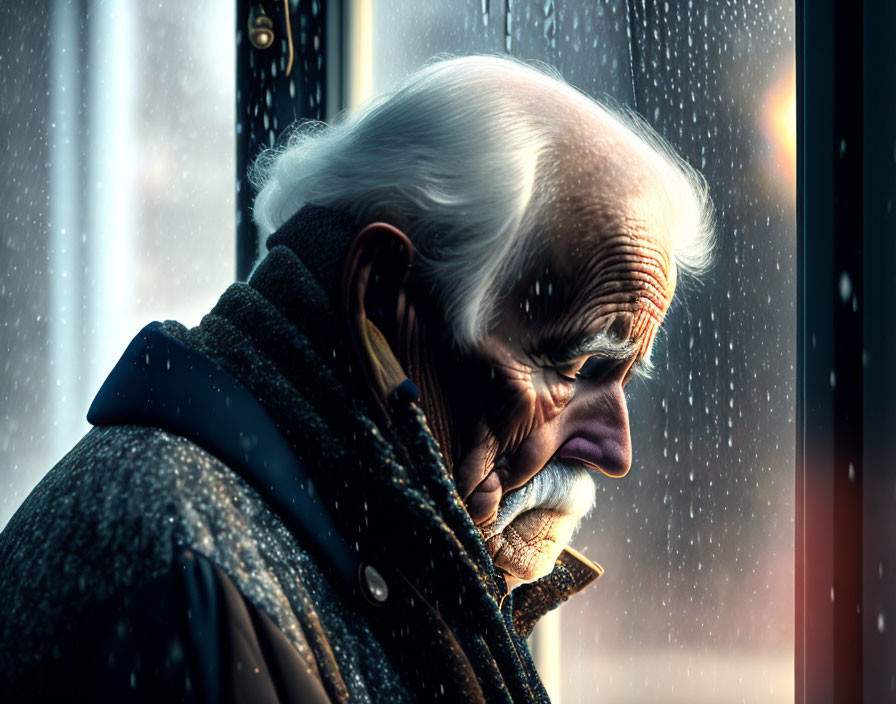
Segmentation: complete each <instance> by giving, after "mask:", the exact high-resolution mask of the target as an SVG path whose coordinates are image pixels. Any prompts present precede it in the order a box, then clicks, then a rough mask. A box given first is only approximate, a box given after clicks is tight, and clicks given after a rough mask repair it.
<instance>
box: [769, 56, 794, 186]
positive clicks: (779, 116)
mask: <svg viewBox="0 0 896 704" xmlns="http://www.w3.org/2000/svg"><path fill="white" fill-rule="evenodd" d="M763 116H764V123H765V124H764V127H765V129H764V131H765V134H766V137H767V138H768V140H769V142H770V143H771V147H772V152H771V156H772V159H773V164H772V165H771V166H772V169H773V170H774V172H775V175H776V176H777V177H778V179H779V180H780V181H781V182H783V183H782V185H783V186H784V187H786V188H788V189H789V190H790V192H791V193H792V194H793V195H792V196H791V197H795V195H796V190H795V189H796V63H794V62H793V61H791V62H790V63H789V64H788V65H787V67H786V69H785V70H784V71H782V72H781V74H780V75H779V77H778V78H777V79H776V80H775V81H774V83H772V85H771V88H770V89H769V91H768V93H767V95H766V100H765V110H764V112H763Z"/></svg>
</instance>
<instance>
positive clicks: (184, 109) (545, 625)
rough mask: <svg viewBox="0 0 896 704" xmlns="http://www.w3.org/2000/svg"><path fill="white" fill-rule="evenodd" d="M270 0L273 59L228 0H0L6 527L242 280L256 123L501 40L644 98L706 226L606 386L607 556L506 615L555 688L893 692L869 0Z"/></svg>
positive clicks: (888, 59)
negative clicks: (119, 379) (162, 352)
mask: <svg viewBox="0 0 896 704" xmlns="http://www.w3.org/2000/svg"><path fill="white" fill-rule="evenodd" d="M265 3H266V4H265V6H266V8H267V11H268V13H269V14H270V15H271V16H272V18H273V19H274V21H275V29H276V28H280V27H282V26H283V25H282V22H283V21H284V15H283V13H284V12H285V10H286V9H287V8H288V9H289V13H290V14H289V17H290V19H289V22H290V23H291V25H292V27H293V28H294V31H293V34H292V35H290V36H289V39H288V40H287V38H286V37H284V36H282V35H283V33H282V32H281V33H280V35H278V41H277V42H276V43H275V45H274V46H273V47H272V48H271V50H270V51H269V52H268V53H256V52H255V51H254V50H252V49H251V47H250V46H249V44H248V42H247V37H246V26H247V25H246V21H247V18H248V16H249V6H250V2H249V0H238V2H236V3H235V7H234V6H233V5H230V4H227V3H225V4H221V3H216V2H213V1H212V0H197V1H196V2H193V3H189V4H185V3H175V2H172V1H171V0H162V1H161V2H157V3H153V4H147V3H139V2H137V1H136V0H123V1H122V2H112V1H111V0H68V1H64V0H60V1H59V2H48V1H46V0H35V1H32V2H24V1H23V0H13V2H8V3H6V4H5V6H4V18H5V19H6V20H7V21H6V22H4V24H3V31H2V32H0V69H2V74H0V75H2V78H0V133H2V134H4V135H5V137H6V139H5V146H6V151H5V152H4V154H5V157H4V159H3V162H2V163H3V169H4V176H5V178H4V184H5V186H4V188H3V189H2V190H0V210H2V217H3V220H2V222H3V230H2V232H3V238H2V256H0V330H2V338H0V339H2V342H3V344H2V351H3V354H4V359H3V374H2V375H0V399H2V403H3V407H2V417H3V426H2V428H0V526H3V525H5V523H6V521H7V520H8V518H9V517H10V516H11V515H12V513H13V512H14V511H15V510H16V508H17V507H18V505H19V504H20V503H21V501H22V500H23V499H24V497H25V496H26V495H27V494H28V492H29V491H30V490H31V488H32V487H33V486H34V484H35V483H36V482H37V481H38V480H39V479H40V477H41V476H42V475H43V474H44V473H45V472H46V470H47V469H48V468H49V467H50V466H52V464H53V463H54V462H55V461H56V460H57V459H58V458H59V457H60V456H61V455H62V454H63V453H64V452H65V451H67V450H68V449H69V448H70V447H71V446H72V444H73V443H74V442H75V441H76V440H77V439H78V437H80V435H81V434H82V433H83V432H84V431H85V430H86V429H87V424H86V421H84V420H83V417H84V412H85V410H86V408H87V405H88V403H89V400H90V399H91V397H92V396H93V394H94V392H95V391H96V389H97V387H98V384H99V381H100V380H101V379H102V378H103V376H104V375H105V373H106V372H107V371H108V369H109V368H110V367H111V366H112V364H113V363H114V362H115V360H116V359H117V357H118V355H119V354H120V352H121V350H122V349H123V347H124V344H125V343H126V342H127V340H129V339H130V338H131V337H132V335H133V334H134V333H135V332H136V331H137V330H138V329H139V328H140V327H141V326H142V325H143V324H144V323H146V322H147V321H149V320H152V319H165V318H175V319H178V320H180V321H182V322H184V323H186V324H192V323H195V322H197V320H198V316H199V315H200V314H201V313H203V312H205V311H207V310H208V309H209V308H210V307H211V305H212V304H213V302H214V300H215V299H216V297H217V296H218V294H219V293H220V292H221V291H222V290H223V289H224V288H225V287H226V285H227V284H228V283H229V282H230V281H232V280H233V278H234V275H235V274H236V275H237V276H239V277H240V278H242V277H244V276H245V275H246V273H247V272H248V270H249V267H250V266H251V263H252V261H253V258H254V256H255V254H256V252H257V251H258V246H259V243H258V238H257V233H256V232H255V229H254V227H253V226H252V225H251V223H250V221H249V218H248V208H249V206H250V203H251V192H250V190H249V189H248V187H247V186H246V183H245V181H243V180H241V178H242V175H243V174H244V173H245V167H246V165H247V163H248V161H249V160H250V159H251V158H252V156H254V153H255V150H256V149H257V147H258V146H260V145H267V144H272V143H273V142H274V140H275V139H276V137H277V134H278V133H279V132H280V131H281V130H282V129H283V128H285V127H286V126H287V125H288V124H289V122H291V121H292V120H293V119H294V118H303V117H311V118H318V119H320V118H326V119H330V118H332V117H334V116H335V115H336V114H337V113H338V112H339V110H340V109H342V108H345V107H349V108H350V107H353V106H355V105H357V104H358V103H359V102H360V101H361V100H363V99H364V98H365V97H367V96H369V95H371V94H373V93H375V92H379V91H381V90H384V89H388V88H389V87H390V86H392V85H394V84H395V83H396V82H397V81H399V80H400V79H401V78H402V77H403V76H404V75H406V74H407V73H408V72H410V71H412V70H413V69H415V68H417V67H418V66H419V65H420V64H421V63H423V62H425V61H426V60H428V59H430V58H431V57H432V56H434V55H437V54H439V53H441V52H447V53H452V54H458V53H460V54H463V53H474V52H487V53H506V54H510V55H512V56H515V57H518V58H521V59H524V60H538V61H543V62H546V63H548V64H550V65H551V66H554V67H556V68H557V69H558V70H559V71H560V72H561V74H562V75H563V76H564V77H565V78H566V79H567V80H568V81H570V82H571V83H572V84H573V85H575V86H577V87H579V88H580V89H582V90H583V91H585V92H586V93H588V94H589V95H592V96H594V97H596V98H598V99H601V100H603V101H605V102H607V103H609V104H611V105H618V106H624V107H627V108H632V109H634V110H636V111H637V112H639V113H641V114H642V115H644V116H645V117H646V118H647V119H648V120H649V121H650V122H651V124H652V125H654V126H655V127H656V128H657V130H658V131H659V132H660V133H661V134H662V135H663V136H664V137H665V138H666V139H668V140H669V141H670V142H671V144H672V145H673V146H674V147H675V148H676V149H677V150H678V151H679V152H680V153H681V154H682V155H683V156H684V157H685V158H686V159H687V160H688V161H689V162H690V163H691V164H693V165H694V166H696V167H697V168H699V169H700V170H701V171H702V172H703V173H704V174H705V176H706V178H707V181H708V183H709V186H710V189H711V193H712V196H713V199H714V201H715V205H716V209H717V218H718V249H717V264H716V266H715V268H714V269H713V271H712V272H711V273H710V275H709V276H707V277H706V278H705V280H703V281H702V282H699V283H697V282H684V283H683V284H682V285H681V286H680V289H679V292H678V295H677V301H676V303H675V304H674V306H673V309H672V311H671V313H670V315H669V317H668V319H667V323H666V325H665V333H664V336H663V337H662V338H661V340H660V343H659V345H658V346H657V348H656V352H655V361H656V362H657V366H658V375H657V379H655V380H653V381H649V382H643V383H638V384H635V385H633V386H632V387H630V389H629V405H630V413H631V419H632V432H633V443H634V448H635V462H634V466H633V469H632V471H631V473H630V474H629V475H628V476H627V477H626V478H624V479H622V480H610V479H602V480H601V481H600V483H599V501H598V506H597V508H596V510H595V512H594V515H593V516H592V518H591V519H590V520H589V522H588V523H587V525H585V526H584V528H583V529H582V531H581V532H580V534H579V536H578V537H577V539H576V541H575V543H574V544H575V545H576V546H577V547H579V548H580V549H581V548H584V549H585V551H586V552H587V554H588V555H589V556H590V557H592V558H594V559H595V560H597V561H599V562H601V563H602V564H603V566H604V567H605V568H606V570H607V572H606V574H605V576H604V577H603V578H602V579H601V580H600V581H599V582H598V583H597V584H596V585H594V586H593V587H591V588H590V589H589V590H587V591H586V592H585V593H584V594H583V595H580V596H578V597H576V598H575V599H574V600H573V601H571V602H570V603H569V604H567V605H566V606H565V607H564V608H563V609H561V610H560V611H557V612H554V613H553V614H551V615H550V616H549V617H547V618H546V619H545V620H544V621H543V622H542V624H541V625H539V627H538V629H537V630H536V632H535V634H534V636H533V639H532V647H533V651H534V653H535V655H536V658H537V660H538V661H539V668H540V671H541V672H542V674H543V677H544V679H545V681H546V684H547V685H548V687H549V689H550V690H551V691H552V693H553V695H554V698H555V701H562V702H564V703H566V704H570V703H572V702H590V701H598V700H599V701H607V702H609V701H618V702H624V701H630V702H639V701H651V700H661V701H666V702H676V701H682V702H684V701H687V702H701V701H705V702H718V701H727V700H730V699H736V700H738V701H741V700H742V701H763V702H773V701H774V702H777V701H780V702H785V701H792V700H793V699H794V697H796V699H797V700H798V701H811V702H813V704H814V702H817V701H834V700H847V699H851V698H853V697H855V696H857V691H858V690H857V687H861V686H864V694H865V696H866V697H868V698H869V700H878V699H884V698H885V697H888V696H889V697H892V692H893V689H894V686H896V685H894V682H896V679H894V671H893V662H894V661H896V660H894V658H893V652H894V650H896V629H894V628H893V624H892V621H894V620H896V615H894V614H896V604H894V601H893V599H894V596H893V595H894V594H896V589H894V588H893V587H894V582H896V563H894V560H893V555H894V554H896V537H894V536H896V533H894V531H893V530H892V525H893V521H892V515H893V509H894V500H896V483H894V475H893V470H892V468H893V467H894V466H896V460H894V458H896V447H894V444H893V438H894V434H893V433H892V419H893V417H894V415H896V407H894V403H896V402H894V399H896V372H894V371H893V370H892V367H893V365H892V364H891V363H890V360H892V358H893V354H894V350H896V339H894V336H896V332H894V331H896V314H894V312H893V310H894V309H893V306H892V304H891V300H892V295H891V287H890V283H891V279H892V271H891V269H892V261H893V260H894V258H896V251H894V247H896V244H894V243H896V234H894V220H893V217H892V213H893V210H894V209H893V202H896V185H894V184H896V176H894V174H896V170H894V167H893V164H894V162H896V158H894V156H893V155H894V154H896V151H894V150H896V146H894V145H896V133H894V127H893V125H896V120H893V119H892V116H893V113H894V112H896V104H894V101H893V96H894V95H896V90H894V86H896V80H894V70H896V69H894V68H893V67H896V55H894V51H896V49H894V48H892V47H893V46H896V45H892V44H888V42H889V38H890V36H891V34H892V27H893V26H894V25H896V8H894V7H891V6H890V5H892V3H889V4H888V3H887V2H885V1H884V0H864V2H863V3H861V4H860V6H857V7H846V4H845V3H839V4H838V7H837V8H836V10H835V9H834V4H835V3H833V2H832V0H818V2H813V4H812V8H813V13H811V14H809V13H808V12H807V10H806V5H807V4H808V3H807V2H806V1H805V0H744V1H743V2H741V1H734V0H729V1H726V2H710V0H689V1H688V2H687V3H685V2H661V1H660V0H593V1H589V2H585V1H584V0H538V1H526V2H524V1H523V0H441V1H440V2H425V3H424V2H414V1H412V0H389V1H388V2H387V1H386V0H330V1H329V2H321V0H289V1H288V2H287V3H280V2H276V3H274V2H268V1H267V0H265ZM234 37H236V41H235V42H234ZM806 37H811V39H812V41H808V40H807V39H806ZM287 56H289V57H290V59H289V60H287ZM795 57H796V61H795ZM835 59H836V60H835ZM234 65H236V66H237V72H236V82H234V70H233V67H234ZM287 66H291V67H292V72H291V73H290V71H288V70H287ZM797 74H799V78H800V83H799V87H798V85H797ZM798 97H799V99H800V101H801V102H800V105H801V106H802V107H801V112H800V114H799V115H798V114H797V98H798ZM235 108H236V109H235ZM797 123H799V125H800V126H801V129H800V133H799V135H798V134H797V132H796V130H795V126H796V125H797ZM234 142H236V149H234ZM798 143H799V144H800V145H801V146H802V149H801V151H800V153H801V160H800V165H799V167H800V170H799V171H798V169H797V166H798V165H797V144H798ZM234 173H236V174H237V176H238V177H239V178H238V180H236V182H235V180H234V177H233V175H234ZM798 173H799V174H800V178H799V179H798V178H797V176H798ZM798 180H799V182H800V186H799V187H800V188H801V189H802V190H801V192H800V193H799V194H797V188H798V186H797V181H798ZM234 194H236V196H235V195H234ZM235 210H236V211H237V214H236V215H235V213H234V211H235ZM798 222H799V224H800V228H801V229H800V233H801V238H800V239H799V240H798V238H797V224H798ZM234 230H236V231H237V243H236V244H237V262H236V265H237V266H236V267H234V256H233V254H234V237H233V233H234ZM135 272H136V273H135ZM865 310H867V311H868V313H867V316H865ZM863 316H865V317H863ZM864 320H869V321H870V324H869V325H867V326H866V325H865V324H864ZM860 338H861V340H862V342H861V345H860V343H859V342H858V340H859V339H860ZM860 347H861V349H860ZM795 457H796V458H797V462H796V467H797V472H796V474H795V473H794V464H795V463H794V458H795ZM795 530H796V537H797V541H796V544H795V539H794V536H795ZM844 557H846V558H848V567H847V568H844V567H842V565H844V564H847V562H846V561H844V560H843V559H842V558H844ZM795 565H796V571H795ZM838 565H839V566H840V567H839V568H838ZM831 575H833V576H831ZM794 583H796V585H797V589H796V600H795V598H794V592H795V590H794ZM835 587H836V588H835ZM844 595H845V596H844ZM795 617H796V618H795ZM794 623H796V624H797V627H796V629H795V628H794ZM795 630H796V632H795ZM844 634H846V635H847V636H849V637H844ZM795 660H796V663H795ZM847 661H848V662H847ZM843 662H847V664H846V665H845V666H844V665H843V664H842V663H843ZM831 663H833V665H830V664H831ZM794 664H796V668H797V669H796V678H794ZM844 668H845V669H844ZM850 668H851V669H850ZM863 668H864V669H863ZM863 677H864V680H863V679H862V678H863ZM794 680H796V689H795V688H794ZM862 682H864V685H862ZM806 683H813V684H812V688H811V689H806Z"/></svg>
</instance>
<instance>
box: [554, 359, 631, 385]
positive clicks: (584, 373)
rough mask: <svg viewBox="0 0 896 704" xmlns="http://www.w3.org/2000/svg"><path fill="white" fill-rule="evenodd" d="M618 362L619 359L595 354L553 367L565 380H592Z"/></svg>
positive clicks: (601, 375)
mask: <svg viewBox="0 0 896 704" xmlns="http://www.w3.org/2000/svg"><path fill="white" fill-rule="evenodd" d="M617 364H619V360H618V359H610V358H608V357H599V356H597V355H594V356H591V357H587V358H584V359H578V360H576V361H574V362H569V363H567V364H562V365H555V366H553V369H554V371H555V372H556V373H557V376H559V377H560V378H561V379H563V380H564V381H569V382H573V381H576V380H577V379H582V380H588V381H591V380H595V379H600V378H602V377H603V376H605V375H606V374H607V372H609V371H610V369H612V368H613V367H614V366H615V365H617Z"/></svg>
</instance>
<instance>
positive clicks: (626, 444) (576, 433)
mask: <svg viewBox="0 0 896 704" xmlns="http://www.w3.org/2000/svg"><path fill="white" fill-rule="evenodd" d="M565 413H567V414H568V416H567V419H566V420H567V423H565V424H564V425H566V429H567V430H566V433H565V435H566V438H567V439H566V440H565V441H564V443H563V444H562V445H561V446H560V449H559V450H558V451H557V457H559V458H561V459H574V460H579V461H580V462H584V463H585V464H587V465H589V466H590V467H593V468H594V469H596V470H598V471H600V472H603V473H604V474H606V475H607V476H610V477H624V476H625V475H626V474H628V470H629V469H631V466H632V440H631V433H630V432H629V426H628V406H627V405H626V402H625V393H624V392H623V389H622V384H620V383H616V382H614V383H612V384H610V385H609V386H602V387H601V388H598V389H594V390H593V391H591V390H589V391H585V392H584V393H578V392H577V393H576V396H575V397H574V398H573V400H572V402H571V403H570V405H569V406H568V407H567V408H566V410H565Z"/></svg>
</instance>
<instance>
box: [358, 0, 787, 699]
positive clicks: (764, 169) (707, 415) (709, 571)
mask: <svg viewBox="0 0 896 704" xmlns="http://www.w3.org/2000/svg"><path fill="white" fill-rule="evenodd" d="M793 16H794V7H793V3H792V2H790V1H787V0H783V1H782V0H756V1H754V2H746V3H716V2H709V1H708V0H691V1H690V2H687V3H683V2H682V3H670V2H662V1H658V0H630V2H624V1H621V0H600V1H597V2H576V1H568V2H560V1H556V2H555V1H552V0H541V1H539V2H520V1H518V0H517V1H514V0H503V1H498V0H491V1H490V0H475V1H472V0H468V1H460V0H454V1H453V2H440V3H425V4H424V3H418V2H411V1H409V0H389V1H388V2H386V0H373V12H372V18H373V19H372V26H371V27H370V28H369V32H370V33H371V35H372V41H371V42H370V46H372V47H373V48H372V56H371V57H370V60H371V62H372V67H373V70H372V79H371V85H370V87H369V90H370V92H379V91H381V90H384V89H388V88H389V87H390V86H393V85H394V84H395V83H396V82H397V81H398V80H400V79H401V78H402V77H403V76H404V75H406V74H407V73H408V72H410V71H412V70H413V69H415V68H417V67H419V66H420V65H421V64H422V63H424V62H425V61H427V60H429V59H431V58H432V57H433V56H434V55H437V54H440V53H450V54H469V53H477V52H488V53H494V54H510V55H512V56H515V57H518V58H521V59H525V60H537V61H543V62H546V63H548V64H550V65H552V66H554V67H556V68H557V69H559V71H560V72H561V73H562V75H563V76H564V77H565V78H566V79H567V80H568V81H569V82H570V83H572V84H573V85H575V86H576V87H578V88H580V89H581V90H583V91H585V92H586V93H588V94H589V95H591V96H594V97H596V98H598V99H600V100H603V101H604V102H606V103H609V104H611V105H614V104H615V105H620V106H625V107H628V108H631V109H634V110H636V111H637V112H638V113H640V114H641V115H643V116H644V117H645V118H647V120H648V121H649V122H650V123H651V124H652V125H653V126H654V127H655V128H656V129H657V130H658V131H659V132H660V133H661V134H662V135H663V136H664V137H665V138H666V139H667V140H668V141H669V142H670V143H671V144H672V145H673V146H674V147H675V148H676V149H677V150H678V151H679V153H680V154H681V155H682V156H683V157H684V158H685V159H687V160H688V161H689V162H690V163H691V164H692V165H694V166H695V167H697V168H698V169H699V170H700V171H701V172H702V173H703V174H704V175H705V177H706V179H707V181H708V183H709V187H710V191H711V194H712V197H713V200H714V202H715V206H716V211H717V212H716V215H717V222H718V247H717V263H716V265H715V267H714V268H713V270H712V271H711V272H710V274H709V275H708V276H705V277H704V278H703V280H702V281H699V282H696V281H683V282H681V284H680V286H679V290H678V293H677V295H676V302H675V303H674V304H673V307H672V310H671V312H670V315H669V316H668V318H667V321H666V323H665V326H664V327H665V332H664V333H663V335H662V337H661V339H660V340H659V344H658V346H657V347H656V350H655V352H654V361H655V362H656V364H657V367H658V374H657V378H656V379H654V380H651V381H637V382H635V383H633V384H631V385H630V386H629V387H628V389H627V396H628V400H629V410H630V415H631V424H632V440H633V445H634V463H633V467H632V470H631V472H630V473H629V475H628V476H627V477H625V478H624V479H621V480H611V479H609V478H606V477H601V478H600V479H599V481H598V503H597V507H596V509H595V511H594V513H593V515H592V517H591V518H590V519H589V520H588V522H587V523H586V524H585V525H584V526H583V528H582V530H581V531H580V533H579V535H578V536H577V537H576V539H575V540H574V542H573V545H574V546H575V547H577V548H579V549H581V550H583V551H584V552H585V553H586V554H587V555H588V556H589V557H591V558H592V559H594V560H596V561H597V562H599V563H601V564H602V565H603V567H604V568H605V569H606V574H605V575H604V576H603V577H602V578H601V579H600V581H599V582H597V583H596V584H595V585H593V586H592V587H590V588H589V589H587V590H586V591H585V592H584V593H583V594H581V595H579V596H576V597H573V599H572V600H571V601H570V602H569V603H567V604H566V605H564V606H563V607H562V608H561V609H560V610H559V611H558V612H555V613H556V614H558V615H557V616H552V617H550V618H548V621H547V623H546V624H544V625H543V626H539V629H537V631H536V635H535V639H534V642H533V651H534V652H535V654H536V657H537V658H538V660H539V667H540V670H541V672H542V674H543V676H544V679H545V681H546V684H547V685H548V687H549V689H550V691H551V692H552V694H553V696H554V700H555V701H562V702H564V704H570V703H572V702H592V701H602V702H643V701H664V702H719V701H745V702H785V701H792V700H793V653H794V650H793V642H794V640H793V638H794V634H793V623H794V615H793V614H794V602H793V585H794V574H793V564H794V554H793V551H794V524H793V520H794V457H795V428H794V409H795V399H794V388H795V364H796V308H795V303H796V261H795V255H796V222H795V181H796V177H795V172H796V168H795V167H796V164H795V162H796V135H795V119H796V102H795V101H796V93H795V91H796V85H795V68H794V29H793Z"/></svg>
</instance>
